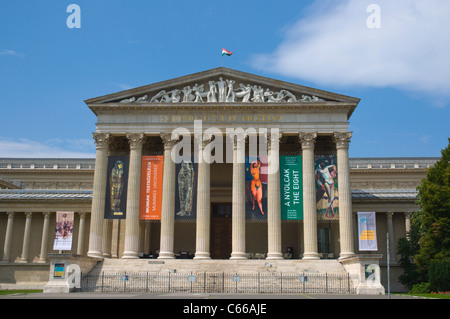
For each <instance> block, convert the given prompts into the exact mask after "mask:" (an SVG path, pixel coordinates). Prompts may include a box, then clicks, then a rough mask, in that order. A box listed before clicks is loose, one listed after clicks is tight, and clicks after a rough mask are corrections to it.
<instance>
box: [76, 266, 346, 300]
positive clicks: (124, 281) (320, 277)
mask: <svg viewBox="0 0 450 319" xmlns="http://www.w3.org/2000/svg"><path fill="white" fill-rule="evenodd" d="M82 291H86V292H122V293H125V292H134V293H142V292H146V293H149V292H150V293H151V292H156V293H170V292H177V293H179V292H181V293H189V292H190V293H277V294H278V293H283V294H284V293H334V294H342V293H344V294H348V293H354V291H355V290H354V284H353V280H352V279H351V277H350V275H349V274H348V273H347V272H346V271H345V269H344V266H342V264H341V263H340V262H339V261H337V260H331V259H328V260H264V259H261V260H252V259H251V260H217V259H212V260H192V259H171V260H159V259H104V260H103V261H102V262H100V263H99V264H97V266H95V267H94V269H92V271H91V272H89V274H88V275H86V276H84V277H83V280H82Z"/></svg>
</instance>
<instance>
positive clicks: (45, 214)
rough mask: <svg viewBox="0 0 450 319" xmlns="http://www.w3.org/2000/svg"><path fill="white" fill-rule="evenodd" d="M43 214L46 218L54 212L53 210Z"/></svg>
mask: <svg viewBox="0 0 450 319" xmlns="http://www.w3.org/2000/svg"><path fill="white" fill-rule="evenodd" d="M42 214H43V215H44V218H50V216H51V214H52V213H51V212H43V213H42Z"/></svg>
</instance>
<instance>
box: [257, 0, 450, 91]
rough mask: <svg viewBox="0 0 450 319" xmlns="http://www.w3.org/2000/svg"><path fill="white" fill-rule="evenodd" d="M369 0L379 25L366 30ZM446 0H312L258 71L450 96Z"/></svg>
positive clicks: (260, 58)
mask: <svg viewBox="0 0 450 319" xmlns="http://www.w3.org/2000/svg"><path fill="white" fill-rule="evenodd" d="M370 4H377V5H378V6H379V7H380V8H381V15H380V17H381V27H380V28H369V27H368V25H367V19H368V18H369V16H370V15H371V14H372V12H367V8H368V6H369V5H370ZM449 13H450V1H448V0H395V1H393V0H342V1H339V2H337V1H330V0H317V1H316V2H315V3H314V4H313V5H312V6H311V7H310V8H308V10H307V12H306V13H305V14H304V15H303V18H301V19H300V20H299V21H297V23H295V24H294V25H292V26H290V27H288V28H286V31H285V37H284V40H283V42H282V43H281V44H280V45H279V46H278V48H277V49H276V50H275V51H274V52H272V53H268V54H260V55H258V56H256V57H255V59H254V60H253V65H254V67H256V68H261V69H265V70H269V71H271V72H276V73H280V74H283V75H286V76H292V77H296V78H299V79H302V80H307V81H311V82H315V83H319V84H323V85H337V86H353V87H355V86H362V87H378V88H382V87H393V88H399V89H406V90H409V91H412V92H421V93H425V94H427V95H430V96H431V97H432V98H435V99H448V98H450V23H449V22H448V19H449Z"/></svg>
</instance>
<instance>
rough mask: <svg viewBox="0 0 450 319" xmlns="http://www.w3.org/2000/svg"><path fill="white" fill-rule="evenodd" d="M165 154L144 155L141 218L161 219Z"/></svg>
mask: <svg viewBox="0 0 450 319" xmlns="http://www.w3.org/2000/svg"><path fill="white" fill-rule="evenodd" d="M162 185H163V156H142V173H141V203H140V212H139V218H140V219H145V220H160V219H161V201H162Z"/></svg>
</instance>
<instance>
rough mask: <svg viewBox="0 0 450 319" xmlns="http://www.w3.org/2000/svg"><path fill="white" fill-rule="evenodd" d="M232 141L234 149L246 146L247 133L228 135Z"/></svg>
mask: <svg viewBox="0 0 450 319" xmlns="http://www.w3.org/2000/svg"><path fill="white" fill-rule="evenodd" d="M227 136H228V138H229V139H230V141H231V143H233V149H237V148H242V147H245V141H246V140H247V137H248V136H247V134H240V133H238V134H234V135H227Z"/></svg>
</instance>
